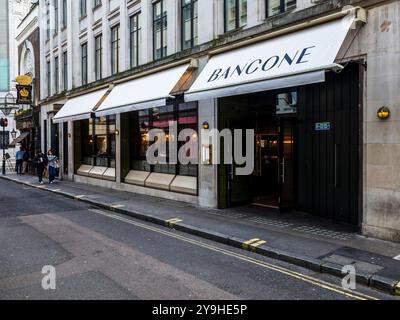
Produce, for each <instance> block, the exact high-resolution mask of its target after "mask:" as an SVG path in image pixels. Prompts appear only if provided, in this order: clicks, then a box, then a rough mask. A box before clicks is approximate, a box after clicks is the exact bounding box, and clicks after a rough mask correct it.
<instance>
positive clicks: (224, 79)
mask: <svg viewBox="0 0 400 320" xmlns="http://www.w3.org/2000/svg"><path fill="white" fill-rule="evenodd" d="M354 21H355V17H354V16H347V17H345V18H343V19H338V20H334V21H331V22H327V23H324V24H321V25H317V26H315V27H310V28H308V29H304V30H301V31H298V32H294V33H290V34H287V35H284V36H281V37H277V38H272V39H270V40H266V41H263V42H260V43H256V44H252V45H249V46H246V47H243V48H239V49H236V50H233V51H229V52H226V53H221V54H219V55H216V56H213V57H211V59H210V60H209V62H208V63H207V65H206V66H205V67H204V69H203V71H202V72H201V73H200V76H199V77H198V78H197V79H196V81H195V82H194V84H193V85H192V86H191V88H190V89H189V90H188V91H187V92H186V94H185V101H197V100H202V99H207V98H218V97H226V96H232V95H239V94H246V93H251V92H257V91H264V90H272V89H278V88H287V87H291V86H298V85H304V84H310V83H315V82H322V81H325V74H324V73H325V70H328V69H337V68H341V66H340V65H338V64H335V59H336V56H337V54H338V52H339V50H340V48H341V46H342V44H343V42H344V40H345V38H346V35H347V33H348V31H349V29H350V27H351V26H352V24H353V22H354Z"/></svg>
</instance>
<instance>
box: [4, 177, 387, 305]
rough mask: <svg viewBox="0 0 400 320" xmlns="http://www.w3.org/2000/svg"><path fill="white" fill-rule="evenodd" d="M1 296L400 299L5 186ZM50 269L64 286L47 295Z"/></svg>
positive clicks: (38, 192)
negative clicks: (47, 269)
mask: <svg viewBox="0 0 400 320" xmlns="http://www.w3.org/2000/svg"><path fill="white" fill-rule="evenodd" d="M0 244H1V245H0V299H1V300H8V299H35V300H37V299H167V300H175V299H183V300H185V299H206V300H222V299H224V300H225V299H228V300H231V299H232V300H236V299H279V300H281V299H316V300H317V299H318V300H320V299H323V300H326V299H343V300H350V299H351V300H354V299H356V300H363V299H393V297H392V296H389V295H386V294H383V293H381V292H378V291H374V290H371V289H369V288H364V287H358V288H357V290H356V291H353V292H349V291H345V290H343V289H342V288H341V286H340V283H341V280H340V279H339V278H336V277H331V276H328V275H322V274H319V273H314V272H312V271H310V270H306V269H303V268H299V267H295V266H292V265H290V264H286V263H283V262H280V261H275V260H272V259H268V258H265V257H262V256H259V255H256V254H253V253H250V252H245V251H243V250H239V249H234V248H231V247H228V246H224V245H221V244H217V243H214V242H212V241H207V240H204V239H201V238H197V237H194V236H189V235H187V234H184V233H180V232H176V231H174V230H171V229H168V228H163V227H159V226H155V225H152V224H150V223H145V222H143V221H139V220H135V219H132V218H129V217H126V216H122V215H116V214H114V213H111V212H107V211H104V210H101V209H98V208H93V207H89V206H88V205H86V204H84V203H81V202H77V201H74V200H70V199H66V198H63V197H61V196H56V195H54V194H51V193H48V192H46V191H42V190H37V189H33V188H28V187H25V186H22V185H19V184H15V183H12V182H8V181H5V180H1V179H0ZM44 266H54V267H55V271H56V289H55V290H44V289H43V288H42V280H43V277H44V276H45V275H44V274H42V268H43V267H44Z"/></svg>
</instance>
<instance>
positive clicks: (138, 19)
mask: <svg viewBox="0 0 400 320" xmlns="http://www.w3.org/2000/svg"><path fill="white" fill-rule="evenodd" d="M135 18H136V26H135V28H134V29H133V28H132V23H133V22H134V19H135ZM141 19H142V17H141V12H140V11H139V12H137V13H135V14H133V15H131V16H130V17H129V59H130V68H131V69H132V68H135V67H137V66H139V65H140V57H141V55H140V49H141V48H140V41H141V32H142V23H141ZM135 36H136V43H137V46H136V50H135V51H136V59H134V57H133V51H134V48H133V44H134V41H133V38H134V37H135ZM134 60H135V61H134Z"/></svg>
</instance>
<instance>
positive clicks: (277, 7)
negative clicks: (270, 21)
mask: <svg viewBox="0 0 400 320" xmlns="http://www.w3.org/2000/svg"><path fill="white" fill-rule="evenodd" d="M267 2H268V8H267V9H268V10H267V14H268V17H270V16H273V15H276V14H279V13H280V12H281V1H280V0H268V1H267Z"/></svg>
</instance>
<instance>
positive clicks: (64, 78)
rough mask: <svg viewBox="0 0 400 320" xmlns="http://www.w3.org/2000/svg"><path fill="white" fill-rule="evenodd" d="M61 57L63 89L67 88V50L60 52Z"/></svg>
mask: <svg viewBox="0 0 400 320" xmlns="http://www.w3.org/2000/svg"><path fill="white" fill-rule="evenodd" d="M62 57H63V86H64V91H67V89H68V52H67V51H64V52H63V53H62Z"/></svg>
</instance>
